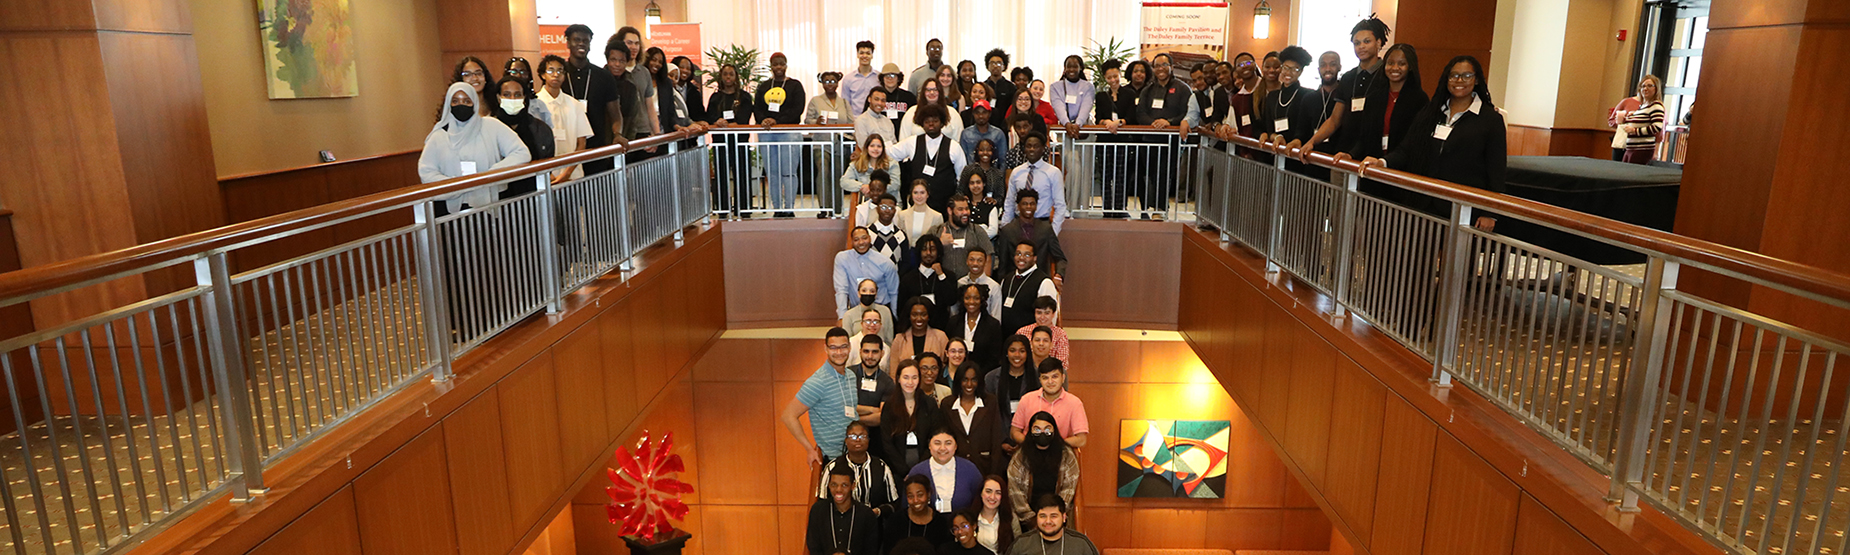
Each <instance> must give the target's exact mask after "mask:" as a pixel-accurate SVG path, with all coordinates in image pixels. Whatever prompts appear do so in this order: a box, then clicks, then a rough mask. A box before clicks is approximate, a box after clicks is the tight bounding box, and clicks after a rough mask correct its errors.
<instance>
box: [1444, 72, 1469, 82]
mask: <svg viewBox="0 0 1850 555" xmlns="http://www.w3.org/2000/svg"><path fill="white" fill-rule="evenodd" d="M1476 78H1477V74H1476V73H1472V72H1469V71H1467V72H1464V73H1454V74H1451V75H1450V76H1448V77H1446V79H1450V80H1453V81H1466V80H1470V79H1476Z"/></svg>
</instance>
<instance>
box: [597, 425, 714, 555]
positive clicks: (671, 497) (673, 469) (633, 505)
mask: <svg viewBox="0 0 1850 555" xmlns="http://www.w3.org/2000/svg"><path fill="white" fill-rule="evenodd" d="M672 449H674V433H673V432H669V433H666V434H663V435H662V439H661V441H660V442H658V443H655V444H653V445H651V444H650V442H649V432H647V431H645V432H643V433H642V441H640V442H638V443H637V444H636V452H635V453H634V454H632V453H630V452H629V450H628V449H624V448H621V447H619V448H617V464H618V468H610V469H605V471H606V472H607V473H608V474H609V475H610V484H611V485H610V487H608V488H604V493H605V494H606V495H609V496H610V504H608V505H605V506H604V510H605V512H606V513H607V514H608V515H609V517H610V523H611V524H615V525H618V526H619V527H620V528H619V531H618V533H619V534H622V535H623V544H624V545H627V546H629V548H630V554H631V555H657V554H667V553H680V552H681V549H682V548H683V547H686V545H687V540H688V539H689V538H692V537H693V536H692V535H690V534H688V533H687V532H686V531H683V530H678V529H675V527H674V524H672V523H670V522H669V521H670V519H672V520H685V519H686V518H687V504H686V503H683V502H681V495H683V494H687V493H691V492H693V491H694V486H691V485H688V484H687V483H686V482H682V481H680V480H676V479H674V475H676V474H679V473H681V471H683V470H686V469H687V468H686V466H685V465H683V464H682V463H681V456H680V455H676V454H672V453H669V451H670V450H672Z"/></svg>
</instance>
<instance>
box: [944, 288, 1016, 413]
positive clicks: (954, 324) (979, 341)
mask: <svg viewBox="0 0 1850 555" xmlns="http://www.w3.org/2000/svg"><path fill="white" fill-rule="evenodd" d="M989 294H990V295H1001V294H1002V292H1001V291H990V292H989ZM980 314H981V315H982V318H981V319H979V320H977V322H976V337H975V338H970V337H964V316H963V315H962V314H958V315H956V316H953V317H951V321H950V322H949V323H947V326H946V327H948V328H949V329H945V330H944V335H946V336H948V337H951V338H955V339H962V340H964V343H965V344H966V345H967V344H969V343H970V342H972V341H974V342H975V343H976V345H975V348H973V349H970V352H969V354H968V355H965V360H969V361H972V362H975V363H976V367H977V368H995V367H997V366H1000V365H1001V364H1002V353H1003V352H1004V351H1003V348H1004V347H1005V345H1003V342H1006V341H1008V338H1009V337H1008V335H1007V334H1005V333H1003V332H1002V322H1001V321H998V320H996V317H994V316H990V315H989V313H988V312H982V313H980ZM984 371H985V372H986V371H987V370H984ZM944 385H947V386H950V387H951V389H953V390H955V389H957V384H944Z"/></svg>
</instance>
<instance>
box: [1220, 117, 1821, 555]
mask: <svg viewBox="0 0 1850 555" xmlns="http://www.w3.org/2000/svg"><path fill="white" fill-rule="evenodd" d="M1231 150H1232V151H1231V152H1229V151H1227V150H1221V149H1215V148H1199V149H1196V151H1195V156H1196V157H1197V158H1198V160H1199V162H1198V163H1196V164H1194V166H1193V168H1194V169H1195V171H1196V175H1195V182H1196V183H1201V184H1202V190H1201V196H1200V199H1201V203H1200V210H1199V214H1198V216H1199V219H1200V222H1201V223H1203V224H1205V225H1208V226H1213V227H1216V228H1218V229H1219V233H1220V234H1221V237H1222V239H1223V240H1225V241H1231V242H1237V243H1240V244H1243V245H1245V246H1246V247H1247V248H1250V249H1251V250H1253V251H1255V252H1257V253H1259V254H1260V255H1263V256H1265V257H1266V260H1267V267H1268V270H1270V271H1278V270H1282V271H1284V272H1287V273H1289V274H1291V275H1293V276H1295V277H1296V278H1298V279H1299V280H1301V281H1303V282H1305V283H1307V284H1309V285H1311V286H1313V287H1315V288H1317V289H1319V290H1321V291H1323V292H1324V293H1326V294H1328V295H1329V296H1330V297H1331V298H1332V299H1333V300H1334V301H1335V303H1336V305H1337V306H1338V307H1340V309H1339V310H1340V311H1347V312H1350V313H1352V314H1354V315H1355V316H1356V317H1360V318H1363V319H1365V320H1367V321H1369V322H1370V323H1372V324H1374V325H1375V327H1376V328H1377V329H1379V330H1380V331H1382V332H1383V333H1385V334H1387V335H1389V336H1391V337H1393V338H1394V339H1396V340H1398V341H1399V342H1401V343H1402V344H1404V345H1405V346H1406V347H1407V348H1408V349H1410V350H1412V351H1413V352H1415V353H1418V354H1419V355H1421V356H1423V357H1425V358H1427V359H1428V360H1430V361H1432V364H1433V380H1434V381H1436V382H1439V383H1440V384H1450V383H1454V382H1455V383H1458V384H1462V385H1464V386H1465V387H1467V388H1469V389H1471V390H1472V391H1475V392H1477V393H1479V394H1481V395H1483V396H1484V397H1485V398H1487V399H1489V400H1491V401H1492V402H1494V403H1495V404H1496V405H1498V406H1500V407H1501V408H1503V409H1504V410H1505V411H1507V412H1509V413H1510V414H1511V415H1514V416H1515V417H1517V418H1518V419H1520V420H1521V421H1523V422H1524V423H1526V424H1527V425H1528V426H1530V427H1531V428H1533V429H1535V430H1536V431H1538V432H1540V433H1541V434H1543V435H1544V436H1546V437H1548V438H1550V439H1551V440H1553V441H1554V442H1555V443H1556V444H1557V445H1559V446H1560V447H1562V448H1563V449H1565V450H1567V451H1568V452H1570V453H1573V454H1574V455H1575V456H1577V457H1579V458H1580V459H1582V460H1584V461H1585V462H1586V463H1587V464H1588V465H1590V466H1592V467H1593V468H1595V469H1597V470H1599V471H1600V472H1602V473H1605V474H1607V475H1608V476H1610V477H1611V480H1612V481H1611V484H1610V488H1609V491H1608V495H1609V499H1610V500H1611V501H1613V502H1614V503H1617V504H1618V505H1619V507H1620V509H1621V510H1627V511H1630V510H1636V507H1637V503H1638V502H1639V501H1640V500H1643V501H1644V502H1646V503H1649V504H1651V505H1653V506H1656V507H1657V508H1659V509H1661V510H1662V511H1663V512H1665V513H1666V514H1669V515H1671V516H1672V517H1673V518H1676V519H1678V520H1680V521H1681V522H1683V523H1684V524H1685V525H1687V526H1688V527H1690V528H1691V529H1692V530H1695V531H1696V532H1698V533H1699V534H1701V535H1703V536H1704V537H1705V538H1707V539H1708V540H1709V541H1710V542H1712V543H1714V544H1715V545H1717V546H1719V547H1722V548H1723V549H1725V550H1728V551H1730V552H1733V553H1742V554H1764V553H1791V552H1795V551H1796V552H1803V553H1843V552H1844V549H1845V547H1846V535H1845V531H1846V529H1847V528H1850V480H1846V481H1844V482H1843V483H1840V480H1839V478H1840V477H1842V475H1843V474H1845V472H1846V471H1845V469H1844V465H1845V464H1846V463H1850V450H1846V438H1847V437H1850V372H1840V368H1839V366H1840V364H1839V360H1840V359H1842V358H1845V356H1846V355H1850V345H1847V344H1846V342H1844V341H1842V340H1840V339H1835V338H1831V337H1828V336H1826V335H1822V334H1820V333H1818V332H1816V331H1810V330H1807V329H1805V328H1804V327H1802V326H1799V325H1796V324H1792V323H1788V322H1780V321H1776V320H1773V319H1771V318H1769V317H1767V316H1765V315H1762V314H1757V313H1755V312H1753V311H1751V310H1748V309H1745V308H1741V307H1735V306H1729V305H1727V304H1725V303H1721V302H1717V301H1715V300H1712V299H1704V298H1701V297H1698V296H1696V295H1693V294H1691V293H1689V292H1687V291H1683V290H1680V289H1679V288H1678V276H1679V275H1680V274H1681V273H1683V272H1684V270H1688V269H1698V270H1702V271H1703V272H1705V273H1709V274H1712V275H1714V276H1718V278H1719V279H1729V280H1736V281H1738V282H1741V283H1744V284H1746V285H1748V286H1751V287H1756V288H1765V289H1769V290H1771V291H1774V292H1777V293H1780V294H1785V295H1790V296H1792V297H1795V298H1796V300H1794V301H1792V302H1793V303H1794V305H1795V306H1809V307H1814V308H1812V309H1813V310H1816V311H1824V312H1835V313H1837V314H1839V315H1841V314H1842V312H1841V311H1843V310H1846V309H1850V287H1847V286H1846V284H1850V278H1845V277H1844V276H1842V275H1839V274H1833V273H1830V272H1826V271H1822V270H1818V269H1816V268H1810V267H1804V266H1799V265H1796V264H1793V263H1790V262H1785V261H1779V260H1775V259H1771V258H1767V257H1764V256H1761V255H1757V254H1754V253H1748V252H1744V251H1739V250H1735V249H1731V248H1727V247H1722V246H1719V245H1714V244H1711V243H1706V242H1702V241H1698V240H1694V239H1689V238H1684V237H1678V236H1674V235H1671V234H1668V233H1664V232H1659V231H1655V230H1649V229H1644V228H1640V227H1638V226H1633V225H1630V224H1624V223H1620V222H1614V221H1611V220H1605V219H1603V218H1599V217H1596V216H1591V215H1587V214H1580V213H1575V212H1569V211H1565V210H1562V209H1558V208H1554V207H1550V206H1546V205H1542V204H1538V203H1534V202H1531V201H1526V200H1522V199H1515V198H1512V197H1507V196H1503V195H1498V194H1494V193H1488V192H1483V191H1480V190H1475V189H1470V188H1466V187H1462V186H1458V185H1453V184H1449V183H1443V182H1437V181H1432V180H1428V179H1425V178H1421V177H1418V176H1413V175H1410V174H1405V173H1400V172H1395V171H1391V170H1383V169H1379V168H1375V169H1370V170H1367V172H1366V175H1363V173H1362V171H1363V170H1362V169H1361V168H1360V167H1359V166H1358V165H1356V164H1355V163H1354V162H1351V161H1337V160H1334V159H1332V158H1330V157H1327V156H1324V155H1321V154H1313V155H1311V157H1312V159H1313V160H1312V161H1313V162H1314V164H1312V165H1306V166H1303V167H1304V168H1307V169H1305V170H1304V171H1311V170H1317V171H1318V172H1320V173H1321V172H1328V174H1329V177H1328V179H1317V178H1313V177H1309V176H1307V175H1304V174H1302V173H1298V172H1297V171H1293V170H1291V169H1287V158H1286V157H1285V156H1276V157H1275V156H1273V154H1277V153H1291V154H1294V155H1295V154H1296V153H1297V152H1298V151H1292V150H1286V149H1284V148H1282V147H1274V146H1268V145H1263V144H1261V143H1258V142H1256V141H1252V140H1250V139H1244V138H1242V139H1238V140H1237V141H1236V148H1233V149H1231ZM1259 160H1269V163H1268V162H1261V161H1259ZM1293 166H1295V164H1293ZM1491 214H1495V215H1496V217H1497V218H1498V221H1500V222H1507V221H1511V220H1520V221H1523V222H1529V223H1533V224H1537V225H1540V226H1544V227H1548V228H1552V229H1556V230H1559V231H1563V232H1566V233H1569V234H1573V235H1575V236H1579V237H1584V238H1588V239H1593V240H1595V241H1599V242H1601V243H1605V244H1609V245H1614V246H1618V247H1621V248H1624V249H1627V250H1630V251H1631V252H1633V253H1635V254H1636V255H1638V257H1639V259H1641V260H1645V261H1646V263H1645V264H1643V265H1640V266H1630V267H1627V266H1617V267H1614V266H1602V265H1599V264H1595V263H1592V262H1589V261H1587V260H1584V259H1581V258H1577V257H1576V256H1574V255H1572V254H1570V253H1562V252H1556V251H1554V250H1550V249H1547V248H1543V247H1541V246H1537V245H1534V244H1530V243H1527V242H1525V241H1523V240H1521V239H1518V238H1515V237H1510V236H1507V235H1503V234H1500V233H1498V232H1497V231H1496V230H1495V229H1494V228H1492V229H1488V230H1487V229H1480V228H1478V227H1477V226H1476V225H1475V223H1476V216H1479V215H1491ZM1846 368H1850V367H1846Z"/></svg>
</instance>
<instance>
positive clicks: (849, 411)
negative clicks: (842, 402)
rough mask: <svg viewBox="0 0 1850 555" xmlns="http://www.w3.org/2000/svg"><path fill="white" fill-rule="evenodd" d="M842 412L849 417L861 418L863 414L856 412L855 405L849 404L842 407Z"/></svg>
mask: <svg viewBox="0 0 1850 555" xmlns="http://www.w3.org/2000/svg"><path fill="white" fill-rule="evenodd" d="M841 414H842V416H846V417H848V418H860V417H861V415H859V414H856V413H855V412H854V405H848V406H845V407H842V408H841Z"/></svg>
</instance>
